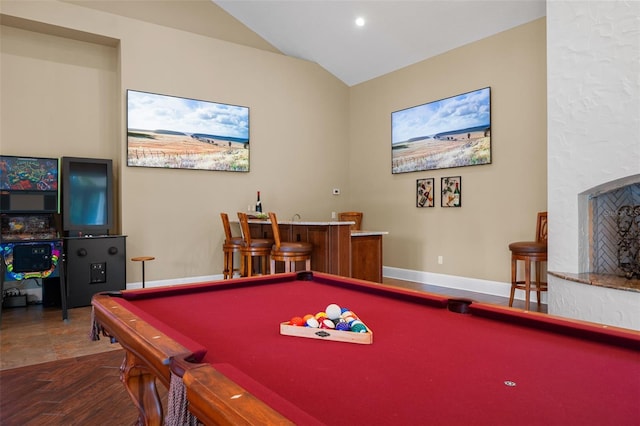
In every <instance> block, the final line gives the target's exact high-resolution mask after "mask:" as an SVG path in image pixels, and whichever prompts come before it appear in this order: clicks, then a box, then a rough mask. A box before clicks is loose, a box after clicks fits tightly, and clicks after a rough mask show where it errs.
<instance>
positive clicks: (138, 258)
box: [131, 256, 155, 288]
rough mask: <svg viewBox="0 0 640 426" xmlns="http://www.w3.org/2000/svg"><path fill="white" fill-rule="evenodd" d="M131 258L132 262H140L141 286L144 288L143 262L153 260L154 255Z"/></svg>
mask: <svg viewBox="0 0 640 426" xmlns="http://www.w3.org/2000/svg"><path fill="white" fill-rule="evenodd" d="M131 260H132V261H133V262H142V288H144V262H148V261H151V260H155V257H153V256H140V257H132V258H131Z"/></svg>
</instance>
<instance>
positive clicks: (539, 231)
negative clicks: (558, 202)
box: [536, 212, 547, 242]
mask: <svg viewBox="0 0 640 426" xmlns="http://www.w3.org/2000/svg"><path fill="white" fill-rule="evenodd" d="M536 241H538V242H543V241H544V242H546V241H547V212H540V213H538V224H537V225H536Z"/></svg>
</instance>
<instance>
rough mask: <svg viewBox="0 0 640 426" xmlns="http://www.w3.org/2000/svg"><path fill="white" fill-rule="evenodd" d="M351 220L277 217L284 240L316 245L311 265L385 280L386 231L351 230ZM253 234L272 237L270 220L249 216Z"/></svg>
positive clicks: (358, 276) (342, 274)
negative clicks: (383, 271) (384, 238)
mask: <svg viewBox="0 0 640 426" xmlns="http://www.w3.org/2000/svg"><path fill="white" fill-rule="evenodd" d="M353 224H354V222H352V221H302V220H296V221H287V220H283V221H280V220H278V227H279V228H280V238H282V241H295V242H298V241H304V242H309V243H311V244H312V245H313V252H312V253H311V269H312V270H314V271H318V272H327V273H330V274H335V275H340V276H343V277H351V278H359V279H364V280H369V281H374V282H382V236H383V235H386V234H388V232H384V231H351V229H350V226H351V225H353ZM249 228H250V229H251V237H252V238H273V231H272V229H271V222H270V221H269V220H263V219H250V220H249Z"/></svg>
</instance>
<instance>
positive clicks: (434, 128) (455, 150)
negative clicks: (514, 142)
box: [391, 87, 491, 173]
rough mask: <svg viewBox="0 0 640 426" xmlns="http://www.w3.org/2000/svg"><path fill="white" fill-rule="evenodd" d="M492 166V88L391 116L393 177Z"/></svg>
mask: <svg viewBox="0 0 640 426" xmlns="http://www.w3.org/2000/svg"><path fill="white" fill-rule="evenodd" d="M490 163H491V88H490V87H485V88H484V89H479V90H475V91H473V92H468V93H463V94H461V95H457V96H453V97H450V98H446V99H441V100H439V101H435V102H430V103H427V104H423V105H418V106H415V107H412V108H407V109H403V110H400V111H396V112H393V113H391V173H408V172H417V171H423V170H435V169H446V168H452V167H464V166H475V165H480V164H490Z"/></svg>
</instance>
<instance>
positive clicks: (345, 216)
mask: <svg viewBox="0 0 640 426" xmlns="http://www.w3.org/2000/svg"><path fill="white" fill-rule="evenodd" d="M338 220H340V221H341V222H355V224H353V225H351V230H352V231H359V230H360V227H361V226H362V212H340V213H338Z"/></svg>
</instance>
